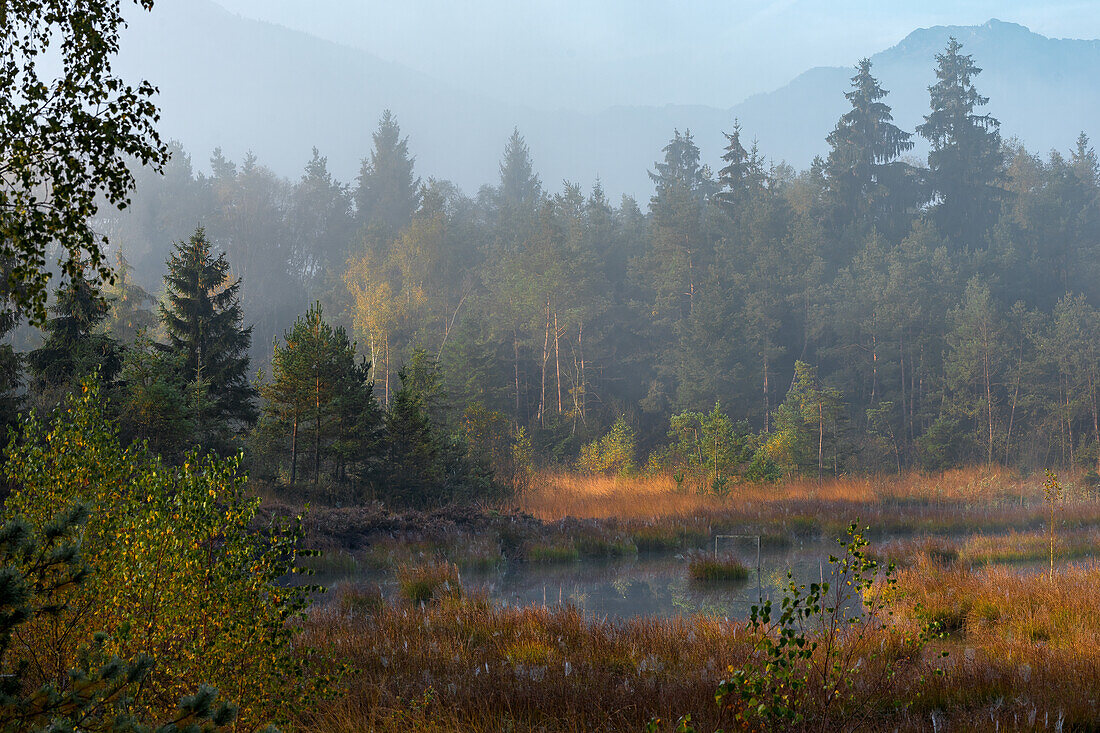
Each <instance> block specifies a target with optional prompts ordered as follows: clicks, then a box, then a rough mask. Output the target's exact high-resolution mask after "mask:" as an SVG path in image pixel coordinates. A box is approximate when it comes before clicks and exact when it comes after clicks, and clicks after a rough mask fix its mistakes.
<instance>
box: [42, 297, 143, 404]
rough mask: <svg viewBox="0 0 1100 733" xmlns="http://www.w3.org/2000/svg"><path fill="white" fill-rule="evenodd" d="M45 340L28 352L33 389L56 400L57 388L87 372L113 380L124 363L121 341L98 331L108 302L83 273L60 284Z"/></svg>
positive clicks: (74, 383) (105, 315) (47, 323)
mask: <svg viewBox="0 0 1100 733" xmlns="http://www.w3.org/2000/svg"><path fill="white" fill-rule="evenodd" d="M50 312H51V313H52V314H53V316H52V317H51V318H50V319H49V320H47V321H46V325H45V327H44V329H43V330H44V332H45V339H44V340H43V342H42V345H41V346H39V347H38V348H37V349H35V350H34V351H32V352H30V353H29V354H28V355H27V369H28V371H29V372H30V375H31V389H32V390H34V391H35V392H37V393H39V394H40V395H43V396H46V398H47V400H50V401H52V400H53V398H54V397H56V394H54V391H55V390H59V389H68V388H72V387H74V386H75V385H76V383H77V382H78V381H79V380H80V379H81V378H82V377H84V376H87V375H88V374H91V373H92V372H93V371H95V370H98V371H99V379H100V380H101V382H102V383H104V384H111V383H112V382H113V381H114V379H115V377H116V376H118V372H119V369H120V368H121V366H122V347H121V346H120V345H119V343H118V342H117V341H115V339H114V338H112V337H111V336H110V335H108V334H105V333H100V332H98V328H99V326H100V324H101V323H103V321H104V320H105V319H106V318H107V312H108V305H107V302H106V301H105V300H104V299H103V298H102V297H101V296H100V294H99V293H98V292H97V291H96V289H95V287H94V286H93V285H92V283H91V282H89V281H88V280H87V279H86V278H84V276H83V275H77V276H75V277H72V278H70V280H69V281H68V282H66V283H65V284H64V285H62V286H61V287H60V288H58V290H57V301H56V302H55V303H54V305H53V306H51V308H50Z"/></svg>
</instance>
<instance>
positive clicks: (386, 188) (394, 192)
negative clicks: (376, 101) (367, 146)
mask: <svg viewBox="0 0 1100 733" xmlns="http://www.w3.org/2000/svg"><path fill="white" fill-rule="evenodd" d="M371 137H372V139H373V140H374V149H373V150H371V154H370V158H369V159H367V158H364V159H363V163H362V166H361V168H360V170H359V178H358V182H359V187H358V188H357V189H356V191H355V208H356V213H357V215H358V217H359V222H360V223H361V224H364V225H367V226H372V225H373V226H377V227H380V228H381V229H382V231H384V232H385V233H386V235H387V236H393V235H395V234H397V233H398V232H399V231H401V230H402V229H403V228H404V227H405V226H406V225H407V224H408V223H409V222H410V221H411V220H412V216H413V214H414V213H416V209H417V207H418V206H419V205H420V179H419V178H416V177H415V174H414V173H413V162H414V159H413V158H412V157H411V156H410V155H409V138H408V137H404V138H403V137H401V127H400V126H399V125H398V124H397V118H396V117H394V115H393V113H392V112H390V111H389V110H388V109H387V110H386V111H385V112H383V113H382V119H381V120H379V122H378V129H377V130H376V131H375V132H374V133H373V134H372V135H371Z"/></svg>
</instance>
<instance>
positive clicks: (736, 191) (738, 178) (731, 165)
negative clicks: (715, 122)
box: [714, 120, 752, 213]
mask: <svg viewBox="0 0 1100 733" xmlns="http://www.w3.org/2000/svg"><path fill="white" fill-rule="evenodd" d="M722 135H723V136H724V137H725V138H726V147H725V148H724V150H723V152H722V162H723V163H725V165H724V166H722V168H720V169H719V170H718V193H717V194H716V195H715V197H714V198H715V200H716V201H717V202H718V203H719V204H720V205H721V206H722V207H723V208H725V209H726V210H727V211H729V212H731V213H732V212H734V211H736V210H737V209H738V208H739V207H740V206H741V205H742V204H743V202H744V200H745V197H746V196H747V195H748V192H749V190H750V188H751V185H752V160H751V159H750V157H749V151H748V150H746V149H745V146H744V145H743V144H742V143H741V123H740V122H738V121H737V120H734V121H733V132H723V133H722Z"/></svg>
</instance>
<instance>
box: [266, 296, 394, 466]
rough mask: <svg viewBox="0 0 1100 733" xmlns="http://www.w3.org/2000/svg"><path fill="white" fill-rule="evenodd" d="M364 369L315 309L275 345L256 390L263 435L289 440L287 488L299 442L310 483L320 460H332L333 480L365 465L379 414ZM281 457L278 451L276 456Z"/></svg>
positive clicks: (344, 334)
mask: <svg viewBox="0 0 1100 733" xmlns="http://www.w3.org/2000/svg"><path fill="white" fill-rule="evenodd" d="M369 372H370V364H369V363H365V362H364V363H357V362H356V358H355V344H354V343H353V342H352V341H351V340H350V339H349V338H348V336H347V332H346V331H345V330H344V329H343V328H342V327H333V326H331V325H330V324H328V323H326V322H325V320H324V317H323V313H322V310H321V307H320V305H319V304H314V305H313V306H311V307H310V309H309V312H308V313H306V314H305V315H304V316H300V317H299V318H298V320H297V322H296V323H295V324H294V327H293V328H292V329H291V330H290V331H289V332H288V333H287V334H286V336H285V338H284V343H283V345H282V346H280V345H279V344H277V343H276V344H275V353H274V356H273V358H272V375H271V381H270V382H268V383H267V384H265V385H263V386H262V387H261V388H260V392H261V394H262V395H263V397H264V398H265V404H264V418H265V420H264V423H265V424H264V425H263V426H262V428H263V429H265V430H266V431H268V432H278V433H280V437H281V439H282V440H281V441H280V442H282V443H284V444H285V442H286V441H287V440H289V457H290V482H291V483H292V484H293V483H294V482H295V481H296V480H297V477H298V456H299V454H300V453H301V452H302V450H301V448H302V444H303V442H304V441H303V439H305V441H308V448H309V450H310V451H311V453H312V459H313V460H312V462H313V470H312V477H313V481H314V483H316V482H317V479H318V478H319V476H320V473H321V466H322V460H323V459H328V458H331V459H333V460H332V461H331V465H332V468H333V474H334V475H335V477H336V478H338V479H339V478H344V477H345V475H346V469H347V466H348V464H349V463H350V462H352V461H358V462H360V463H364V464H366V463H369V462H371V460H372V456H371V455H370V454H371V453H373V452H376V451H377V450H378V447H377V446H376V445H375V442H376V440H377V438H378V432H379V429H380V426H381V414H380V412H379V411H378V408H377V405H376V404H375V402H374V395H373V392H372V387H373V385H372V384H371V382H370V381H369V379H368V375H369ZM280 452H281V451H280Z"/></svg>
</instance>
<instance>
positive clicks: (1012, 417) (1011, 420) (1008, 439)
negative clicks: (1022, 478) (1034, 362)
mask: <svg viewBox="0 0 1100 733" xmlns="http://www.w3.org/2000/svg"><path fill="white" fill-rule="evenodd" d="M1020 368H1022V367H1020ZM1019 398H1020V373H1019V372H1018V371H1017V373H1016V389H1015V390H1013V392H1012V409H1011V410H1009V411H1008V434H1007V435H1005V463H1006V464H1007V463H1008V460H1009V455H1010V451H1011V450H1012V427H1013V425H1014V424H1015V422H1016V403H1017V402H1018V400H1019Z"/></svg>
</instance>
